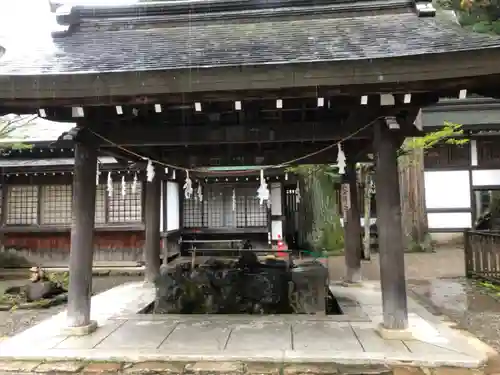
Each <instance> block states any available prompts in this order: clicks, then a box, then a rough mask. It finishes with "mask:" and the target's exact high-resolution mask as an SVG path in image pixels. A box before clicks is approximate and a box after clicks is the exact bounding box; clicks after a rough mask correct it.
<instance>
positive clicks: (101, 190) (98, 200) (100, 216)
mask: <svg viewBox="0 0 500 375" xmlns="http://www.w3.org/2000/svg"><path fill="white" fill-rule="evenodd" d="M106 194H107V193H106V185H102V184H101V185H98V186H97V189H96V192H95V224H105V223H106Z"/></svg>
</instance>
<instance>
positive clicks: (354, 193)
mask: <svg viewBox="0 0 500 375" xmlns="http://www.w3.org/2000/svg"><path fill="white" fill-rule="evenodd" d="M344 184H347V185H348V190H349V192H348V194H349V197H348V199H349V206H348V208H347V212H346V215H344V216H345V218H344V219H346V221H345V222H344V233H345V265H346V274H345V279H344V281H345V282H346V283H347V284H353V283H354V284H355V283H360V282H361V254H362V248H361V246H362V244H361V216H360V214H359V203H358V202H359V200H358V183H357V179H356V163H354V162H352V161H348V163H347V168H346V174H345V176H344Z"/></svg>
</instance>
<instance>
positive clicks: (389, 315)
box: [374, 121, 408, 330]
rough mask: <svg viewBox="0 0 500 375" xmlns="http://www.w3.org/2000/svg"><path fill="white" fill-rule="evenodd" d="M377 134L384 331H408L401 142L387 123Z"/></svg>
mask: <svg viewBox="0 0 500 375" xmlns="http://www.w3.org/2000/svg"><path fill="white" fill-rule="evenodd" d="M374 131H375V137H374V138H375V142H374V149H375V152H376V170H375V189H376V202H377V229H378V241H379V252H380V280H381V288H382V303H383V315H384V320H383V327H382V328H385V329H388V330H405V329H407V328H408V308H407V301H406V280H405V263H404V249H403V232H402V226H401V204H400V197H399V176H398V161H397V156H398V155H397V152H398V149H399V147H400V145H401V141H400V140H399V139H398V137H397V135H396V134H395V133H394V132H393V131H391V130H389V128H388V127H387V125H386V124H385V123H384V122H383V121H379V122H378V123H376V124H375V130H374Z"/></svg>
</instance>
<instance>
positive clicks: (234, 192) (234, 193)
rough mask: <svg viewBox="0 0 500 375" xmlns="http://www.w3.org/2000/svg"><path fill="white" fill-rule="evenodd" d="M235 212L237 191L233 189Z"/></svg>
mask: <svg viewBox="0 0 500 375" xmlns="http://www.w3.org/2000/svg"><path fill="white" fill-rule="evenodd" d="M233 211H236V189H235V188H233Z"/></svg>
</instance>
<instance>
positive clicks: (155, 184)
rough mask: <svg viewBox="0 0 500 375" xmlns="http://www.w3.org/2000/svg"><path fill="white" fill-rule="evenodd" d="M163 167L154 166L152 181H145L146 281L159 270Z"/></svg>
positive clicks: (156, 274)
mask: <svg viewBox="0 0 500 375" xmlns="http://www.w3.org/2000/svg"><path fill="white" fill-rule="evenodd" d="M162 172H163V169H162V168H159V167H155V176H154V178H153V181H151V182H146V197H145V202H144V214H145V215H144V219H145V224H146V231H145V232H146V235H145V237H146V243H145V245H144V251H145V254H144V260H145V263H146V272H145V276H146V281H148V282H153V281H154V280H155V278H156V276H158V274H159V272H160V266H161V258H160V255H161V235H160V215H161V181H162V178H163V173H162Z"/></svg>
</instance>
